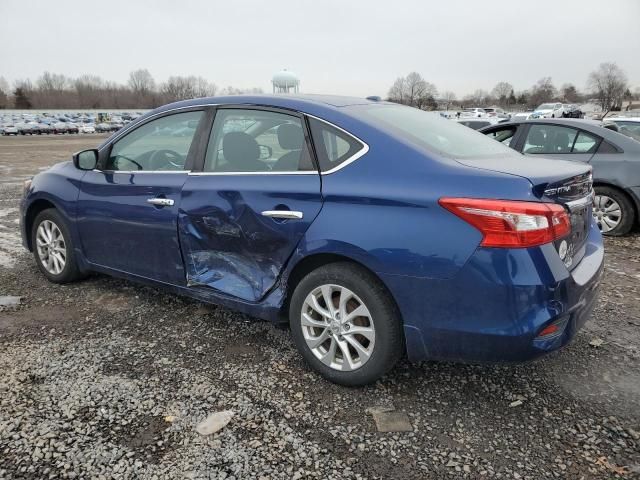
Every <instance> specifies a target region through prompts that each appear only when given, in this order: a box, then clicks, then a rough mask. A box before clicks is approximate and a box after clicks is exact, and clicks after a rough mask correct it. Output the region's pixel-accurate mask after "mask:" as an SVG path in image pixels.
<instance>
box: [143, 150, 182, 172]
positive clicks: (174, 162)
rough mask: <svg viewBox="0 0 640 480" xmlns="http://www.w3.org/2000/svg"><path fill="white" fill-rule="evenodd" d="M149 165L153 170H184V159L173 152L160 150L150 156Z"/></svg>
mask: <svg viewBox="0 0 640 480" xmlns="http://www.w3.org/2000/svg"><path fill="white" fill-rule="evenodd" d="M149 164H150V165H151V166H152V168H153V169H154V170H160V169H162V168H164V167H173V169H174V170H182V169H183V168H184V159H183V158H182V155H180V154H179V153H178V152H176V151H174V150H169V149H166V148H161V149H160V150H156V151H155V152H153V153H152V154H151V157H150V158H149Z"/></svg>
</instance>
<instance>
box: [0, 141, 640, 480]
mask: <svg viewBox="0 0 640 480" xmlns="http://www.w3.org/2000/svg"><path fill="white" fill-rule="evenodd" d="M99 141H100V138H99V137H98V136H86V137H68V136H65V137H63V136H58V137H33V138H4V137H3V138H0V181H1V182H2V183H0V296H2V295H17V296H20V297H22V302H21V304H20V305H19V306H11V307H0V478H34V479H35V478H37V479H40V478H100V479H111V478H141V479H160V478H167V479H176V478H198V479H200V478H215V479H222V478H237V479H245V478H287V479H290V478H323V479H324V478H336V479H337V478H340V479H349V478H403V479H412V478H416V479H418V478H420V479H442V478H470V479H471V478H503V479H520V478H522V479H532V480H534V479H535V480H537V479H544V478H566V479H581V478H583V479H609V478H625V479H626V478H640V292H639V285H640V282H639V279H640V237H639V236H638V235H637V234H635V235H633V236H630V237H627V238H623V239H613V240H611V239H607V241H606V244H607V245H606V246H607V270H606V276H605V280H604V284H603V286H602V290H601V300H600V302H599V304H598V306H597V307H596V309H595V313H594V317H593V318H592V320H591V321H590V322H589V323H588V324H587V326H586V327H585V328H584V329H583V330H582V331H581V332H580V334H579V335H578V337H577V338H576V340H575V341H574V342H573V343H572V344H571V345H570V346H569V347H568V348H566V349H564V350H563V351H561V352H558V353H555V354H552V355H550V356H548V357H546V358H544V359H543V360H540V361H537V362H535V363H531V364H527V365H518V366H474V365H459V364H452V363H436V362H425V363H421V364H418V365H410V364H408V363H404V362H403V363H401V364H400V365H399V366H398V367H397V368H396V369H394V370H393V371H392V372H391V373H390V374H389V375H387V376H386V377H385V378H384V379H382V380H381V381H379V382H378V383H376V384H375V385H372V386H369V387H366V388H360V389H349V388H345V387H339V386H336V385H333V384H330V383H328V382H326V381H324V380H323V379H321V378H320V377H318V376H317V375H315V374H314V373H313V372H311V371H310V370H309V368H308V367H307V366H306V365H305V364H304V363H303V362H302V361H301V359H300V357H299V356H298V354H297V353H296V351H295V349H294V347H293V344H292V341H291V338H290V335H289V332H288V331H287V330H286V329H281V328H277V327H275V326H273V325H271V324H268V323H264V322H255V321H252V320H251V319H250V318H248V317H246V316H244V315H240V314H238V313H235V312H232V311H229V310H227V309H224V308H218V307H215V306H207V305H204V304H201V303H198V302H195V301H192V300H189V299H184V298H180V297H176V296H173V295H171V294H167V293H164V292H162V291H160V290H155V289H151V288H146V287H140V286H138V285H135V284H132V283H127V282H124V281H120V280H115V279H112V278H108V277H104V276H92V277H90V278H89V279H87V280H85V281H83V282H81V283H76V284H72V285H65V286H60V285H53V284H50V283H48V282H47V281H46V280H45V279H44V277H43V276H42V275H41V274H39V272H38V271H37V268H36V266H35V264H34V261H33V259H32V257H31V256H29V255H28V254H27V253H26V252H24V251H23V250H22V248H21V247H20V246H19V234H18V225H17V214H18V211H17V207H18V199H19V196H20V195H21V181H22V179H23V178H26V177H27V176H28V175H29V174H32V173H34V172H37V171H38V170H39V169H41V168H43V167H46V166H47V165H50V164H52V163H55V162H56V161H59V160H63V159H67V158H69V155H70V153H71V152H73V151H77V150H80V149H81V148H83V147H88V146H92V145H96V144H97V143H98V142H99ZM595 345H598V346H595ZM372 407H389V408H393V409H395V411H396V412H400V413H401V412H404V413H406V414H407V415H408V418H409V420H410V422H411V425H412V426H413V431H412V432H402V433H381V432H378V431H377V429H376V424H375V423H374V420H373V416H372V415H371V414H370V411H369V409H370V408H372ZM222 410H232V411H233V412H235V416H234V417H233V418H232V420H231V422H230V423H229V424H228V425H227V426H226V427H225V428H223V429H222V430H221V431H220V432H218V433H216V434H213V435H210V436H201V435H199V434H198V433H197V432H196V431H195V427H196V425H197V424H198V422H200V421H201V420H202V419H204V418H205V417H207V416H208V415H209V414H211V413H214V412H217V411H222Z"/></svg>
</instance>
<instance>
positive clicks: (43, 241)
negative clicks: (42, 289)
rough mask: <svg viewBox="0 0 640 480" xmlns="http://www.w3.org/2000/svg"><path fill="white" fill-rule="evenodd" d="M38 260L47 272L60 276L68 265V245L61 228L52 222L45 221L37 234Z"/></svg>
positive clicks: (39, 226)
mask: <svg viewBox="0 0 640 480" xmlns="http://www.w3.org/2000/svg"><path fill="white" fill-rule="evenodd" d="M36 249H37V251H38V258H39V259H40V262H41V263H42V266H43V267H44V268H45V270H46V271H47V272H49V273H51V274H52V275H60V273H62V271H63V270H64V267H65V265H66V263H67V245H66V242H65V240H64V236H63V235H62V231H61V230H60V228H59V227H58V226H57V225H56V224H55V223H53V222H52V221H51V220H44V221H42V222H41V223H40V225H38V230H37V232H36Z"/></svg>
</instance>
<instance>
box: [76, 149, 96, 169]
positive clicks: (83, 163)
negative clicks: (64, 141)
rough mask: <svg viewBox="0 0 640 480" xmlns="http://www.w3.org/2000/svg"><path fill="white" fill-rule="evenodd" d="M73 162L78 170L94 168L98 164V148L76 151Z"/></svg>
mask: <svg viewBox="0 0 640 480" xmlns="http://www.w3.org/2000/svg"><path fill="white" fill-rule="evenodd" d="M73 164H74V165H75V167H76V168H77V169H78V170H93V169H94V168H96V165H98V150H96V149H95V148H91V149H89V150H83V151H81V152H78V153H74V154H73Z"/></svg>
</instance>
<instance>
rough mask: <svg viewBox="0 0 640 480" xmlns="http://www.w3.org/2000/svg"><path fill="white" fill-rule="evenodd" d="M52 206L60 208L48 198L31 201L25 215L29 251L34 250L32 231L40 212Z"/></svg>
mask: <svg viewBox="0 0 640 480" xmlns="http://www.w3.org/2000/svg"><path fill="white" fill-rule="evenodd" d="M50 208H53V209H56V210H57V209H58V207H57V206H56V205H55V204H54V203H53V202H51V201H50V200H48V199H46V198H39V199H37V200H34V201H33V202H31V204H30V205H29V207H28V208H27V213H26V215H25V217H24V234H25V236H26V239H27V247H28V248H29V251H30V252H32V251H33V243H32V238H31V231H32V230H33V222H34V221H35V219H36V217H37V216H38V214H39V213H40V212H42V211H44V210H48V209H50Z"/></svg>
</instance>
